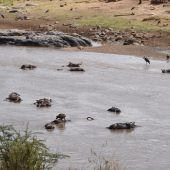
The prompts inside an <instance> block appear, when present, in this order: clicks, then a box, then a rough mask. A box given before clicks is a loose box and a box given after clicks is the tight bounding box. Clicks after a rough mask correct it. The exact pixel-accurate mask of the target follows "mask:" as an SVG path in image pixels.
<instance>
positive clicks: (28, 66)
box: [20, 64, 37, 70]
mask: <svg viewBox="0 0 170 170" xmlns="http://www.w3.org/2000/svg"><path fill="white" fill-rule="evenodd" d="M35 68H37V66H34V65H31V64H24V65H22V66H21V67H20V69H22V70H33V69H35Z"/></svg>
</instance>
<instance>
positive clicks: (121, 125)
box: [107, 122, 136, 130]
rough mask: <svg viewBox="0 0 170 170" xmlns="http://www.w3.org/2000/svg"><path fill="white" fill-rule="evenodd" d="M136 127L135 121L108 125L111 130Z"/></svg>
mask: <svg viewBox="0 0 170 170" xmlns="http://www.w3.org/2000/svg"><path fill="white" fill-rule="evenodd" d="M135 127H136V125H135V122H126V123H115V124H112V125H110V126H109V127H107V128H108V129H111V130H119V129H134V128H135Z"/></svg>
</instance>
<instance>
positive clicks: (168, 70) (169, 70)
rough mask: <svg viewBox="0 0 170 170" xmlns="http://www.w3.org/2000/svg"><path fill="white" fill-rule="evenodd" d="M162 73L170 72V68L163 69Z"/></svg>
mask: <svg viewBox="0 0 170 170" xmlns="http://www.w3.org/2000/svg"><path fill="white" fill-rule="evenodd" d="M162 73H170V69H167V70H165V69H162Z"/></svg>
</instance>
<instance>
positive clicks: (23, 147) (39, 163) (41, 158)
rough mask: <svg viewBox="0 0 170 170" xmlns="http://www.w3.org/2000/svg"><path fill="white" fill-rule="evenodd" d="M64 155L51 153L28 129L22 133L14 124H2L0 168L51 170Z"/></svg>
mask: <svg viewBox="0 0 170 170" xmlns="http://www.w3.org/2000/svg"><path fill="white" fill-rule="evenodd" d="M64 157H66V156H65V155H63V154H59V153H50V152H49V150H48V148H47V147H46V145H45V144H44V143H43V141H42V140H39V139H38V138H37V137H35V136H33V134H32V133H31V132H29V131H28V129H26V130H25V131H24V132H23V133H21V132H17V131H16V130H15V129H14V128H13V127H12V126H0V170H14V169H15V170H17V169H18V170H49V169H52V167H53V166H54V164H55V163H56V162H57V161H58V159H59V158H64Z"/></svg>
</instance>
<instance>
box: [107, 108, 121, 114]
mask: <svg viewBox="0 0 170 170" xmlns="http://www.w3.org/2000/svg"><path fill="white" fill-rule="evenodd" d="M107 111H109V112H115V113H117V114H118V113H120V112H121V110H120V109H119V108H117V107H111V108H110V109H108V110H107Z"/></svg>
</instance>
